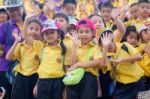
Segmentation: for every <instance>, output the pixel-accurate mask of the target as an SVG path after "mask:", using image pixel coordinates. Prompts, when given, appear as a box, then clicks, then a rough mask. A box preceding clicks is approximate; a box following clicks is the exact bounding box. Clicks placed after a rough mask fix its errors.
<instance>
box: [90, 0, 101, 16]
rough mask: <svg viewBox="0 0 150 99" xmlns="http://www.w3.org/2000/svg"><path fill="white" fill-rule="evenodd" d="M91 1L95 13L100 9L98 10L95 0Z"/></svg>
mask: <svg viewBox="0 0 150 99" xmlns="http://www.w3.org/2000/svg"><path fill="white" fill-rule="evenodd" d="M92 2H93V6H94V12H95V14H99V12H100V11H99V8H98V3H97V1H96V0H92Z"/></svg>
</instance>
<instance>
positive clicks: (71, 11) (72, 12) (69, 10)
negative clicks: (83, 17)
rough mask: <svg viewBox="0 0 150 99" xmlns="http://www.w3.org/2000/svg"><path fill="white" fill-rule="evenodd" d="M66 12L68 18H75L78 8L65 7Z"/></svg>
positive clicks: (73, 6)
mask: <svg viewBox="0 0 150 99" xmlns="http://www.w3.org/2000/svg"><path fill="white" fill-rule="evenodd" d="M64 11H65V12H66V14H67V15H68V16H74V15H75V12H76V6H75V5H74V4H67V5H65V7H64Z"/></svg>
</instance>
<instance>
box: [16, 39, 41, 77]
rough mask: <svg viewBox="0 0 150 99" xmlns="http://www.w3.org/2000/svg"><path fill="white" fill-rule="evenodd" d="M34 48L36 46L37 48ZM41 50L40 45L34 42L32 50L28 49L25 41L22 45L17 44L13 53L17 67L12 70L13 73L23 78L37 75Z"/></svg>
mask: <svg viewBox="0 0 150 99" xmlns="http://www.w3.org/2000/svg"><path fill="white" fill-rule="evenodd" d="M37 44H38V45H37ZM36 46H38V48H37V47H36ZM41 48H42V43H36V42H34V43H33V47H32V48H29V47H28V45H27V44H26V42H25V41H24V42H23V43H19V44H18V45H17V47H16V49H15V51H14V57H15V59H16V60H18V61H19V63H18V64H17V66H16V67H15V68H14V71H15V72H19V73H21V74H23V75H25V76H30V75H32V74H34V73H37V70H38V67H39V53H40V50H41Z"/></svg>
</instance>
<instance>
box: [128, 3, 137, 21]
mask: <svg viewBox="0 0 150 99" xmlns="http://www.w3.org/2000/svg"><path fill="white" fill-rule="evenodd" d="M130 14H131V16H132V17H133V18H134V19H137V18H138V17H139V7H138V5H134V6H132V7H130Z"/></svg>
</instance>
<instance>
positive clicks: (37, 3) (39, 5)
mask: <svg viewBox="0 0 150 99" xmlns="http://www.w3.org/2000/svg"><path fill="white" fill-rule="evenodd" d="M35 5H37V6H38V7H39V9H41V10H43V7H44V5H43V4H42V3H39V2H36V3H35Z"/></svg>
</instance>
